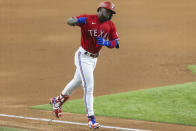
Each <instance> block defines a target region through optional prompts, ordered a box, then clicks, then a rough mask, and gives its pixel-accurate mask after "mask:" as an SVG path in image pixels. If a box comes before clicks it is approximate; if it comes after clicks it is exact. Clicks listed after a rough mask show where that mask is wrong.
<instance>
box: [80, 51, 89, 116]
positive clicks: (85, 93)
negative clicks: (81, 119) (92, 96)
mask: <svg viewBox="0 0 196 131" xmlns="http://www.w3.org/2000/svg"><path fill="white" fill-rule="evenodd" d="M78 59H79V66H80V72H81V74H82V80H83V82H84V89H85V91H84V103H85V107H86V113H87V114H88V108H87V102H86V95H87V87H86V80H85V77H84V72H83V70H82V63H81V52H79V53H78Z"/></svg>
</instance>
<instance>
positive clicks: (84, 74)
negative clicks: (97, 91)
mask: <svg viewBox="0 0 196 131" xmlns="http://www.w3.org/2000/svg"><path fill="white" fill-rule="evenodd" d="M78 59H79V67H80V75H81V78H82V84H83V87H84V103H85V107H86V113H87V116H88V122H89V127H90V128H93V129H95V128H99V127H100V125H99V123H98V122H96V120H95V117H94V111H93V102H94V100H93V91H94V76H93V72H94V68H95V65H96V61H97V59H92V58H89V59H88V58H86V57H83V54H81V53H79V54H78Z"/></svg>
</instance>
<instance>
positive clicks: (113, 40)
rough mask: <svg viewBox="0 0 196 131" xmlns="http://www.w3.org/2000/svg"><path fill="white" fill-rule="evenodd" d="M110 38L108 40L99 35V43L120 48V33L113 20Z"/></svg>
mask: <svg viewBox="0 0 196 131" xmlns="http://www.w3.org/2000/svg"><path fill="white" fill-rule="evenodd" d="M108 39H109V40H106V39H104V38H101V37H97V44H98V45H102V46H106V47H109V48H119V37H118V33H117V30H116V27H115V25H114V23H113V22H112V23H111V31H110V33H109V37H108Z"/></svg>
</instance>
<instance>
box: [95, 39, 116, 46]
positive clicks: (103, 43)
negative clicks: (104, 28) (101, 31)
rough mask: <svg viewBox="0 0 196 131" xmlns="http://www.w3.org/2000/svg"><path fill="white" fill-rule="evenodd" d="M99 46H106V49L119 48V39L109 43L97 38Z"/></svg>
mask: <svg viewBox="0 0 196 131" xmlns="http://www.w3.org/2000/svg"><path fill="white" fill-rule="evenodd" d="M97 44H98V45H102V46H106V47H109V48H119V42H118V39H114V40H109V41H107V40H105V39H104V38H102V37H97Z"/></svg>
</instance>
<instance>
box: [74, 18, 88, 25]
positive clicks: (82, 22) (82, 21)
mask: <svg viewBox="0 0 196 131" xmlns="http://www.w3.org/2000/svg"><path fill="white" fill-rule="evenodd" d="M86 19H87V17H80V18H78V19H77V22H76V23H80V24H86Z"/></svg>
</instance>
